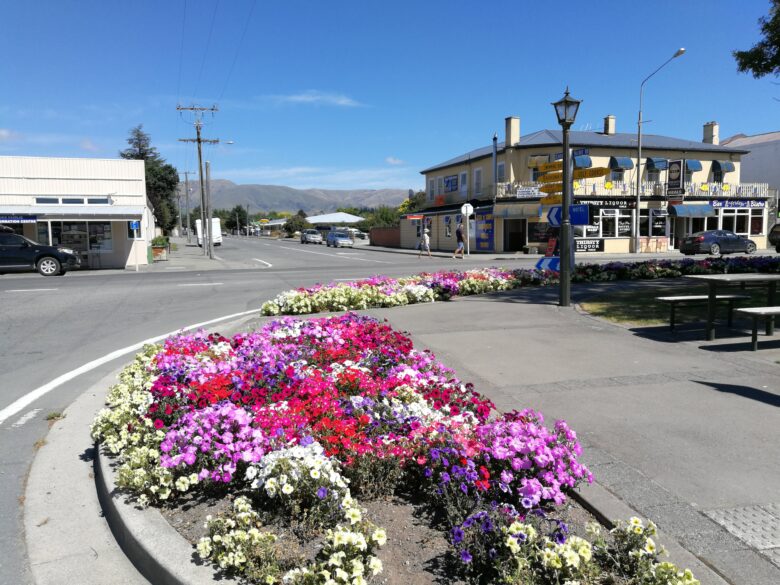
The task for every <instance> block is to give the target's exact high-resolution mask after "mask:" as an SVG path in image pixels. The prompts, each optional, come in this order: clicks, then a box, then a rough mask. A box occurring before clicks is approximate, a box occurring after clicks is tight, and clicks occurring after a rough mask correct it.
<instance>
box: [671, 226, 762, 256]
mask: <svg viewBox="0 0 780 585" xmlns="http://www.w3.org/2000/svg"><path fill="white" fill-rule="evenodd" d="M755 251H756V243H755V242H754V241H753V240H749V239H747V238H745V237H743V236H739V235H737V234H735V233H734V232H730V231H728V230H709V231H706V232H696V233H695V234H692V235H690V236H687V237H685V238H684V239H683V241H682V243H681V244H680V252H682V253H683V254H685V255H686V256H687V255H690V254H714V255H717V254H731V253H732V252H745V253H747V254H752V253H753V252H755Z"/></svg>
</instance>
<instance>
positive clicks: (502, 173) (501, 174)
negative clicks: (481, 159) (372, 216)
mask: <svg viewBox="0 0 780 585" xmlns="http://www.w3.org/2000/svg"><path fill="white" fill-rule="evenodd" d="M496 167H497V171H496V174H497V177H498V178H497V179H496V182H497V183H503V182H504V181H506V167H505V166H504V163H502V162H500V163H498V165H496Z"/></svg>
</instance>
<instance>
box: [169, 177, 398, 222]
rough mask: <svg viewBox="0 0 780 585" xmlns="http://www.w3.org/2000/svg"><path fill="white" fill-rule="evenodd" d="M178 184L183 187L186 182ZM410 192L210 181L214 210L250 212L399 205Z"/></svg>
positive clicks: (195, 187)
mask: <svg viewBox="0 0 780 585" xmlns="http://www.w3.org/2000/svg"><path fill="white" fill-rule="evenodd" d="M179 187H180V188H181V189H184V184H183V183H182V184H180V185H179ZM190 188H191V189H193V191H192V195H191V199H190V204H191V205H192V206H195V205H198V204H199V202H200V195H199V193H200V186H199V183H198V182H197V181H191V182H190ZM407 194H408V190H407V189H355V190H333V189H294V188H292V187H284V186H282V185H237V184H236V183H233V182H232V181H228V180H225V179H215V180H212V181H211V206H212V208H213V209H231V208H233V207H235V206H236V205H241V206H243V207H246V206H247V205H249V208H250V212H256V211H258V210H263V211H271V210H273V211H293V212H295V211H298V210H299V209H303V210H304V211H305V212H306V213H307V214H309V215H312V214H315V213H327V212H330V211H335V210H336V209H337V208H339V207H351V206H353V207H379V206H380V205H389V206H392V207H396V206H398V205H399V204H400V203H401V202H402V201H403V200H404V199H406V197H407Z"/></svg>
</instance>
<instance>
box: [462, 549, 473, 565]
mask: <svg viewBox="0 0 780 585" xmlns="http://www.w3.org/2000/svg"><path fill="white" fill-rule="evenodd" d="M472 558H473V557H472V556H471V553H470V552H469V551H468V550H467V549H464V550H462V551H460V560H461V561H463V562H464V563H470V562H471V560H472Z"/></svg>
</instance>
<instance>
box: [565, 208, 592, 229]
mask: <svg viewBox="0 0 780 585" xmlns="http://www.w3.org/2000/svg"><path fill="white" fill-rule="evenodd" d="M569 218H571V225H588V224H589V223H590V219H589V218H588V206H587V205H569Z"/></svg>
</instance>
